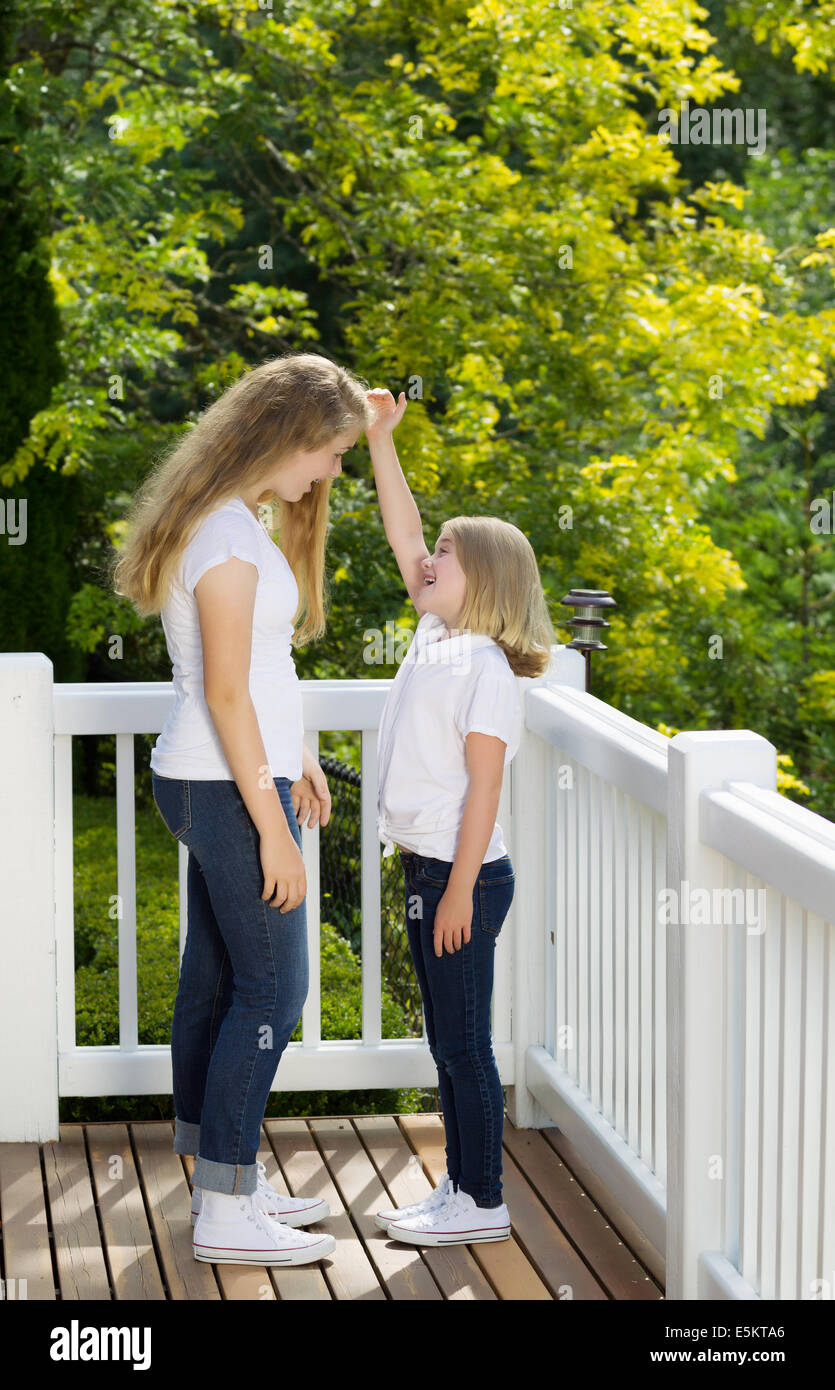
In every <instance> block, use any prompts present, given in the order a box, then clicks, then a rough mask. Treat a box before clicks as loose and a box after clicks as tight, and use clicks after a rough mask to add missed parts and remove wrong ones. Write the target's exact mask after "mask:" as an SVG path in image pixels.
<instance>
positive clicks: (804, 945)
mask: <svg viewBox="0 0 835 1390" xmlns="http://www.w3.org/2000/svg"><path fill="white" fill-rule="evenodd" d="M583 672H584V667H583V662H582V658H580V657H579V656H578V655H577V654H576V653H575V652H572V651H569V650H568V649H566V648H560V647H557V648H554V650H553V660H552V665H551V670H550V671H549V673H548V675H547V677H546V678H544V679H543V680H541V681H534V682H525V683H524V685H525V692H524V700H525V728H524V730H523V734H522V741H521V745H520V749H519V752H518V754H517V756H516V758H515V759H514V761H513V763H512V764H511V767H510V769H509V773H508V774H506V776H505V784H504V787H503V791H502V799H501V802H500V806H499V820H500V823H501V824H502V827H503V829H504V831H505V838H506V840H507V843H508V847H509V850H510V853H511V857H512V859H513V863H514V868H515V871H516V892H515V896H514V900H513V904H512V906H511V910H510V913H509V915H508V919H507V922H506V925H505V928H504V929H503V931H502V933H501V935H500V937H499V942H498V947H497V958H496V988H495V994H494V1002H493V1037H494V1048H495V1052H496V1058H497V1063H498V1067H499V1074H500V1076H501V1079H502V1082H503V1084H505V1085H506V1086H507V1087H508V1088H509V1090H508V1111H509V1114H510V1116H511V1119H512V1120H513V1122H514V1123H515V1124H517V1125H521V1126H523V1127H525V1126H527V1127H536V1126H541V1125H547V1124H554V1123H556V1124H558V1125H559V1127H560V1128H561V1129H562V1130H563V1132H564V1133H565V1134H566V1136H567V1137H568V1138H569V1139H570V1140H571V1142H572V1143H573V1144H574V1145H575V1147H576V1148H577V1150H578V1152H579V1153H580V1155H581V1157H582V1159H583V1160H584V1161H585V1162H586V1163H587V1164H588V1165H589V1167H590V1168H591V1169H592V1170H593V1171H594V1172H595V1173H596V1174H597V1175H598V1177H599V1179H600V1180H601V1182H602V1183H603V1184H605V1186H606V1187H607V1188H608V1189H609V1191H610V1192H611V1193H612V1194H613V1196H614V1197H615V1198H616V1200H617V1201H618V1202H619V1203H620V1204H621V1206H622V1208H623V1209H624V1210H625V1211H626V1212H627V1213H628V1215H629V1217H630V1219H631V1220H632V1221H634V1223H635V1225H636V1226H637V1227H638V1228H639V1229H640V1230H641V1231H642V1232H643V1233H644V1234H645V1235H646V1236H647V1237H648V1239H649V1240H650V1241H651V1242H652V1243H653V1245H654V1246H655V1249H656V1250H657V1251H658V1253H659V1257H660V1263H661V1265H662V1267H663V1266H664V1264H665V1262H666V1293H667V1297H668V1298H673V1299H675V1298H755V1297H758V1296H761V1297H766V1298H788V1299H808V1298H816V1297H821V1296H824V1297H827V1296H828V1297H831V1296H832V1294H833V1290H832V1288H831V1285H830V1284H829V1283H827V1282H825V1281H828V1280H831V1278H832V1271H833V1269H834V1268H835V1211H834V1210H833V1207H834V1206H835V1204H834V1203H833V1196H832V1176H831V1175H832V1172H833V1166H834V1162H835V1088H833V1079H832V1078H833V1068H832V1067H831V1066H830V1064H829V1057H830V1055H831V1053H832V1044H833V1042H835V1038H834V1037H833V989H832V984H833V958H834V957H835V952H833V935H832V933H833V927H832V918H833V916H835V912H834V911H833V906H832V904H833V903H835V826H833V825H832V824H831V823H830V822H829V821H826V820H824V819H823V818H822V817H820V816H816V815H813V814H812V813H811V812H809V811H806V810H804V809H802V808H800V807H798V806H795V805H794V804H793V803H791V802H789V801H787V800H786V799H785V798H784V797H782V796H779V795H778V794H777V793H776V791H775V777H776V760H775V750H774V749H773V748H772V747H771V745H770V744H768V743H767V742H766V741H765V740H764V739H762V738H760V737H759V736H758V735H756V734H752V733H748V732H719V733H689V734H679V735H677V737H676V738H674V739H667V738H664V737H663V736H662V735H660V734H658V733H656V732H655V731H653V730H651V729H648V728H646V727H645V726H644V725H641V724H639V723H638V722H637V721H635V720H633V719H630V718H628V717H627V716H625V715H623V714H621V713H620V712H619V711H617V710H614V709H612V708H611V707H610V706H608V705H606V704H605V703H603V702H602V701H600V700H598V699H596V698H595V697H593V696H591V695H587V694H586V693H585V692H584V690H583V689H582V684H583ZM388 688H389V682H388V681H376V680H364V681H361V680H360V681H322V682H303V692H304V714H305V726H306V729H307V730H308V732H307V733H306V741H307V743H308V745H309V746H310V747H311V749H312V750H313V751H314V752H317V751H318V737H319V734H320V733H322V732H325V731H330V730H360V731H361V737H362V769H363V778H362V803H361V824H362V982H363V1008H362V1015H363V1017H362V1039H361V1040H344V1041H342V1042H330V1041H323V1040H322V1038H321V1028H320V994H319V926H320V918H319V865H318V837H319V831H318V829H315V830H310V829H308V828H307V827H306V826H305V827H303V830H302V847H303V854H304V858H305V867H306V870H307V881H308V895H307V915H308V931H309V946H310V967H311V970H310V992H309V995H308V999H307V1003H306V1004H305V1008H304V1013H303V1017H302V1034H303V1037H302V1042H301V1043H291V1044H289V1046H288V1049H287V1052H286V1053H285V1055H284V1057H283V1058H282V1060H281V1064H280V1066H279V1068H278V1073H277V1077H276V1085H277V1087H279V1088H280V1089H304V1090H318V1089H323V1090H324V1089H328V1090H334V1089H338V1090H347V1089H355V1088H360V1087H362V1088H373V1087H385V1088H388V1087H395V1086H397V1087H399V1086H413V1085H431V1084H433V1083H434V1081H435V1070H434V1066H433V1063H432V1059H431V1055H430V1053H429V1050H428V1047H427V1045H426V1041H425V1038H424V1039H402V1040H385V1039H383V1038H382V1037H381V1027H380V1000H381V976H382V962H381V950H380V849H381V847H380V845H379V841H378V839H377V835H376V781H377V768H376V745H377V727H378V723H379V717H380V712H381V709H382V705H383V701H384V699H385V694H386V691H387V690H388ZM172 699H173V688H172V687H171V686H170V685H154V684H144V683H143V684H135V685H124V684H121V685H106V686H84V685H82V686H70V685H58V686H53V684H52V666H51V663H50V662H49V661H48V660H47V658H46V657H44V656H43V655H42V654H40V653H25V654H7V655H0V764H1V765H2V768H3V795H2V800H0V873H2V906H1V908H0V910H2V913H3V917H2V950H3V963H4V973H3V975H2V977H0V1139H2V1140H37V1141H39V1142H45V1141H48V1140H54V1139H57V1138H58V1098H59V1095H101V1094H141V1093H160V1092H161V1093H164V1092H166V1091H170V1090H171V1059H170V1049H169V1048H168V1047H150V1046H140V1045H138V1042H137V966H136V921H135V919H136V874H135V855H134V801H133V796H134V793H133V738H134V735H135V734H137V733H140V732H144V733H152V732H157V731H159V729H161V727H162V724H163V722H164V720H165V717H166V715H167V713H168V709H169V707H170V704H171V701H172ZM87 733H99V734H103V733H113V734H116V740H117V759H116V761H117V767H116V773H117V796H116V801H117V846H118V881H117V884H116V892H117V894H118V900H119V903H120V907H121V916H120V919H119V1022H120V1035H119V1036H120V1040H119V1043H118V1045H115V1046H112V1047H78V1046H77V1045H76V1040H75V1004H74V957H73V861H72V796H71V778H70V769H71V740H72V738H73V736H77V735H80V734H87ZM187 854H188V852H187V850H186V848H185V846H182V845H181V846H180V847H179V866H180V876H179V884H180V910H181V917H180V949H181V950H182V945H183V942H184V937H185V928H186V920H185V907H186V892H185V866H186V864H187ZM733 889H748V890H752V889H754V890H759V889H762V890H763V894H764V898H763V901H764V904H765V915H764V917H763V919H762V922H759V921H758V920H757V919H756V913H754V914H752V912H751V910H750V909H751V905H752V904H755V905H758V904H759V899H757V898H749V899H748V901H747V903H746V901H745V900H744V898H740V899H739V903H741V904H742V906H743V907H747V908H748V915H747V917H744V918H742V919H741V920H740V919H738V918H737V917H734V916H733V914H732V913H731V914H730V915H729V914H728V909H729V908H730V907H731V906H732V905H733V904H732V900H731V899H730V898H729V897H728V896H725V897H722V894H723V892H725V893H726V894H727V891H728V890H733ZM669 895H672V896H673V901H672V903H671V904H668V903H667V897H668V896H669ZM705 895H707V897H706V901H707V904H708V910H707V914H706V916H705V918H704V920H703V921H702V920H698V911H699V908H700V906H701V904H702V902H703V900H705ZM665 911H666V912H667V914H668V915H667V917H665ZM763 923H764V929H763Z"/></svg>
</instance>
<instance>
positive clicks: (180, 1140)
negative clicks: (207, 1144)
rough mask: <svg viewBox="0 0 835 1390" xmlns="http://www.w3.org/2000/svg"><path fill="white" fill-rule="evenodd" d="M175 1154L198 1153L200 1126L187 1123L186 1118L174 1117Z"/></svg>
mask: <svg viewBox="0 0 835 1390" xmlns="http://www.w3.org/2000/svg"><path fill="white" fill-rule="evenodd" d="M174 1152H175V1154H198V1153H199V1152H200V1126H199V1125H192V1124H189V1122H188V1120H178V1119H176V1117H175V1119H174Z"/></svg>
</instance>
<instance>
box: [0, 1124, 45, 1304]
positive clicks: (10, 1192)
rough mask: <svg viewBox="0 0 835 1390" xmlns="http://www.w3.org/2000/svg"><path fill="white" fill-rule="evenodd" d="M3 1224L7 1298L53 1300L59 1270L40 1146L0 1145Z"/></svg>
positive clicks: (1, 1222)
mask: <svg viewBox="0 0 835 1390" xmlns="http://www.w3.org/2000/svg"><path fill="white" fill-rule="evenodd" d="M0 1225H2V1231H3V1255H4V1263H5V1280H6V1285H5V1297H6V1298H7V1299H10V1300H11V1299H13V1298H15V1299H16V1298H21V1299H23V1298H26V1299H28V1300H29V1301H31V1302H34V1301H35V1300H39V1301H41V1302H47V1301H51V1300H53V1299H54V1298H55V1274H54V1271H53V1268H52V1254H51V1252H50V1248H49V1219H48V1216H47V1210H46V1201H45V1194H44V1184H43V1176H42V1174H41V1159H40V1145H38V1144H35V1143H22V1144H0ZM23 1280H25V1281H26V1283H25V1285H24V1284H23ZM12 1281H14V1282H12Z"/></svg>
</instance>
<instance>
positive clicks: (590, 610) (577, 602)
mask: <svg viewBox="0 0 835 1390" xmlns="http://www.w3.org/2000/svg"><path fill="white" fill-rule="evenodd" d="M560 602H561V603H565V604H567V605H568V607H569V608H573V609H575V615H574V617H573V618H568V619H566V622H565V624H564V626H565V627H570V628H574V629H576V631H575V636H574V638H573V639H572V641H570V642H569V643H568V646H569V647H574V649H575V651H578V652H582V653H583V656H584V657H585V661H586V690H587V691H590V689H591V654H592V652H605V651H606V644H605V642H601V641H600V635H601V633H602V630H603V628H604V627H608V626H609V624H608V623H607V622H606V619H605V618H604V617H603V614H604V613H605V611H606V609H607V608H617V604H616V603H615V600H614V599H613V598H612V596H611V594H607V592H606V590H605V589H572V590H571V592H570V593H568V594H566V596H565V598H564V599H561V600H560Z"/></svg>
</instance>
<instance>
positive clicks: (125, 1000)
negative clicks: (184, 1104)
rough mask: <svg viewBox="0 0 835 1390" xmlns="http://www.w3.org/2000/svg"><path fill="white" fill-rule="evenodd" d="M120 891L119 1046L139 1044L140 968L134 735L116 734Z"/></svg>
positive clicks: (123, 1048) (126, 1047)
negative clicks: (138, 972)
mask: <svg viewBox="0 0 835 1390" xmlns="http://www.w3.org/2000/svg"><path fill="white" fill-rule="evenodd" d="M116 860H117V870H116V891H117V893H118V895H119V903H118V906H119V1047H120V1049H121V1051H122V1052H134V1051H135V1050H136V1048H137V1047H138V1046H139V1034H138V1003H137V997H136V994H137V971H136V813H135V787H134V763H133V734H117V735H116Z"/></svg>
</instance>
